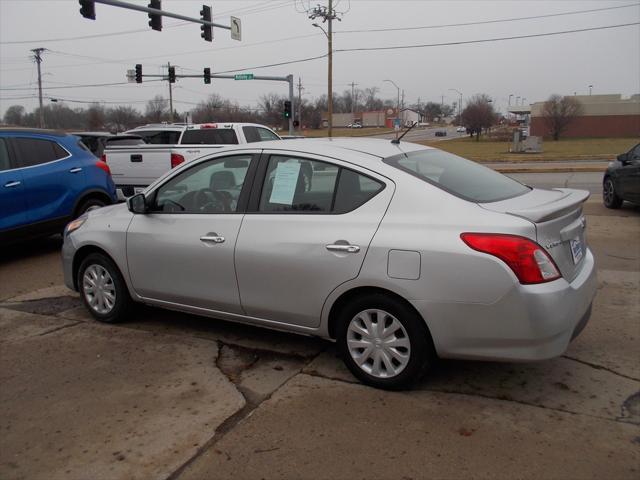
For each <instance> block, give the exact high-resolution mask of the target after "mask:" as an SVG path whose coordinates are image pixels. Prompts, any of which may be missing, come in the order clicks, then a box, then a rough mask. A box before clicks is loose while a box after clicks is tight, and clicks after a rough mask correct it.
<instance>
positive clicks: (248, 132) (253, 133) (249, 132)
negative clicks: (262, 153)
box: [242, 127, 260, 143]
mask: <svg viewBox="0 0 640 480" xmlns="http://www.w3.org/2000/svg"><path fill="white" fill-rule="evenodd" d="M242 132H243V133H244V138H246V139H247V143H254V142H259V141H260V135H258V129H257V128H256V127H242Z"/></svg>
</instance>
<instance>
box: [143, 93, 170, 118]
mask: <svg viewBox="0 0 640 480" xmlns="http://www.w3.org/2000/svg"><path fill="white" fill-rule="evenodd" d="M168 109H169V102H168V101H167V99H165V98H164V97H163V96H162V95H156V96H155V97H153V98H152V99H151V100H149V101H148V102H147V107H146V109H145V116H146V117H147V121H149V122H153V123H159V122H161V121H162V120H165V119H166V117H167V115H168V113H169V112H168Z"/></svg>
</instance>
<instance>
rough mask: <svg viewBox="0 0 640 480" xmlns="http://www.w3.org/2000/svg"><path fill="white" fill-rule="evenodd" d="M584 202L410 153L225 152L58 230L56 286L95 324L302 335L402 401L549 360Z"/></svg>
mask: <svg viewBox="0 0 640 480" xmlns="http://www.w3.org/2000/svg"><path fill="white" fill-rule="evenodd" d="M307 175H310V176H311V181H307V179H306V178H305V177H306V176H307ZM588 196H589V193H588V192H585V191H581V190H571V189H553V190H541V189H534V188H531V187H528V186H525V185H522V184H520V183H518V182H516V181H515V180H512V179H510V178H508V177H505V176H503V175H501V174H499V173H497V172H495V171H493V170H491V169H489V168H486V167H483V166H481V165H479V164H477V163H475V162H471V161H468V160H465V159H463V158H460V157H457V156H455V155H452V154H449V153H447V152H443V151H441V150H437V149H434V148H429V147H423V146H420V145H416V144H411V143H404V142H400V143H399V144H397V145H396V144H393V143H391V142H389V141H387V140H380V139H352V138H333V139H308V140H305V141H300V140H283V141H281V142H268V143H260V144H253V145H239V146H235V147H229V148H228V149H226V150H225V151H223V152H218V153H216V154H214V155H208V156H206V157H203V158H199V159H197V160H194V161H192V162H190V163H186V164H183V165H180V166H179V167H178V168H176V169H174V170H172V171H171V172H168V173H167V174H165V175H164V176H163V177H162V178H160V179H158V180H157V181H156V182H155V183H154V184H152V185H150V186H149V187H148V188H147V189H146V190H145V191H144V193H140V194H137V195H134V196H133V197H131V198H129V199H128V201H127V204H126V205H116V206H112V207H107V208H103V209H100V210H98V211H95V212H89V214H88V215H85V216H83V217H81V218H79V219H78V220H76V221H75V222H73V223H71V224H70V225H69V227H68V228H67V231H66V235H65V240H64V246H63V263H64V276H65V283H66V285H67V286H68V287H69V288H72V289H74V290H77V291H79V292H80V295H81V298H82V301H83V302H84V304H85V306H86V307H87V309H88V310H89V312H91V314H92V315H93V316H94V317H95V318H96V319H98V320H100V321H102V322H117V321H121V320H124V319H125V318H126V317H127V315H128V313H129V311H130V310H129V309H130V307H131V306H132V303H133V302H141V303H146V304H150V305H156V306H160V307H165V308H169V309H174V310H180V311H184V312H191V313H195V314H198V315H207V316H210V317H215V318H221V319H226V320H231V321H236V322H243V323H249V324H252V325H260V326H264V327H270V328H275V329H279V330H286V331H290V332H297V333H302V334H306V335H317V336H320V337H324V338H328V339H333V340H335V341H336V342H337V346H338V349H339V351H340V352H341V354H342V357H343V358H344V361H345V363H346V365H347V366H348V367H349V369H350V370H351V371H352V372H353V373H354V375H355V376H357V377H358V378H359V379H360V380H362V381H363V382H364V383H367V384H369V385H373V386H376V387H381V388H392V389H393V388H403V387H405V386H407V385H409V384H410V383H411V382H412V381H414V380H416V379H417V378H419V377H420V376H421V375H422V374H423V373H424V372H426V371H427V370H429V368H431V367H432V366H433V361H434V359H435V358H436V357H437V356H439V357H443V358H466V359H486V360H505V361H525V360H542V359H547V358H551V357H555V356H558V355H561V354H562V353H563V352H564V351H565V349H566V348H567V346H568V344H569V342H570V341H571V340H572V339H573V338H575V337H576V336H577V335H578V334H579V333H580V331H581V330H582V328H584V326H585V324H586V322H587V320H588V319H589V315H590V312H591V302H592V300H593V297H594V294H595V291H596V286H597V280H596V273H595V272H596V270H595V266H594V258H593V255H592V253H591V251H590V250H589V248H588V247H587V244H586V239H585V232H584V229H585V222H584V216H583V213H582V206H583V202H584V201H585V200H586V199H587V197H588Z"/></svg>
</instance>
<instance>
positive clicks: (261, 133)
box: [256, 127, 280, 141]
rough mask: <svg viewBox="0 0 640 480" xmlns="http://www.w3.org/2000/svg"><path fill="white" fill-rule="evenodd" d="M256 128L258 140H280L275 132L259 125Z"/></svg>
mask: <svg viewBox="0 0 640 480" xmlns="http://www.w3.org/2000/svg"><path fill="white" fill-rule="evenodd" d="M256 130H257V131H258V137H260V140H262V141H266V140H280V137H279V136H277V135H276V134H275V133H273V132H272V131H271V130H267V129H266V128H260V127H256Z"/></svg>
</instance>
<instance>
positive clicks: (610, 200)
mask: <svg viewBox="0 0 640 480" xmlns="http://www.w3.org/2000/svg"><path fill="white" fill-rule="evenodd" d="M602 201H603V203H604V206H605V207H607V208H613V209H616V208H620V207H621V206H622V199H621V198H620V197H619V196H618V194H617V193H616V187H615V183H614V181H613V180H612V179H611V177H607V178H605V179H604V182H603V183H602Z"/></svg>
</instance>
